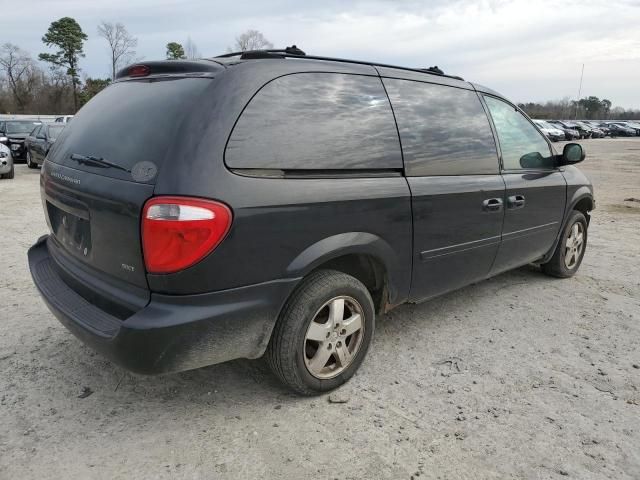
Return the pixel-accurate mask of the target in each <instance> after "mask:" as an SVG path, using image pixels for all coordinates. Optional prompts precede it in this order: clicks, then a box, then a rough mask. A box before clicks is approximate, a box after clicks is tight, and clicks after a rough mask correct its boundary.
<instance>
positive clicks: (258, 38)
mask: <svg viewBox="0 0 640 480" xmlns="http://www.w3.org/2000/svg"><path fill="white" fill-rule="evenodd" d="M268 48H273V43H271V42H270V41H269V40H267V39H266V38H265V37H264V35H263V34H262V33H261V32H259V31H258V30H247V31H246V32H244V33H243V34H242V35H240V36H238V37H236V43H235V44H234V46H233V47H229V48H228V49H227V50H229V51H230V52H238V51H239V52H245V51H247V50H261V49H268Z"/></svg>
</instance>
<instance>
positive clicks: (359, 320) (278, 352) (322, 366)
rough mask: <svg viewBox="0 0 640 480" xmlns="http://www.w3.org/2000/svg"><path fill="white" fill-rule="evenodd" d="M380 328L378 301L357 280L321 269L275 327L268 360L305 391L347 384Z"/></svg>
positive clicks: (290, 302) (295, 387) (299, 291)
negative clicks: (377, 326) (376, 306)
mask: <svg viewBox="0 0 640 480" xmlns="http://www.w3.org/2000/svg"><path fill="white" fill-rule="evenodd" d="M374 328H375V312H374V307H373V300H372V299H371V295H370V294H369V291H368V290H367V288H366V287H365V286H364V285H363V284H362V283H361V282H360V281H359V280H357V279H356V278H354V277H352V276H350V275H346V274H344V273H342V272H337V271H333V270H320V271H317V272H314V273H312V274H311V275H310V276H309V277H308V278H306V279H305V280H303V283H302V284H301V285H300V287H299V288H298V289H297V290H296V291H295V292H294V293H293V295H292V296H291V298H290V299H289V300H288V301H287V303H286V305H285V307H284V309H283V311H282V314H281V315H280V318H279V319H278V322H277V323H276V326H275V328H274V331H273V335H272V337H271V342H270V343H269V347H268V349H267V360H268V362H269V364H270V366H271V369H272V370H273V371H274V373H275V374H276V375H277V376H278V377H279V378H280V380H282V382H284V383H285V384H286V385H287V386H288V387H290V388H292V389H293V390H295V391H296V392H298V393H301V394H303V395H313V394H318V393H322V392H326V391H328V390H332V389H334V388H336V387H338V386H340V385H342V384H343V383H345V382H346V381H347V380H348V379H349V378H351V376H352V375H353V374H354V373H355V372H356V370H357V369H358V367H359V366H360V364H361V363H362V360H363V359H364V357H365V355H366V353H367V350H368V348H369V345H370V344H371V340H372V338H373V331H374Z"/></svg>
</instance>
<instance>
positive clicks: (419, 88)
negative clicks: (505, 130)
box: [384, 78, 499, 176]
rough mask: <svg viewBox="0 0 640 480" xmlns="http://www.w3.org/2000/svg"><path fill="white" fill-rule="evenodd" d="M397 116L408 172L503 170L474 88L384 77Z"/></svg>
mask: <svg viewBox="0 0 640 480" xmlns="http://www.w3.org/2000/svg"><path fill="white" fill-rule="evenodd" d="M384 84H385V87H386V88H387V92H388V93H389V98H390V99H391V104H392V105H393V110H394V112H395V114H396V120H397V122H398V129H399V130H400V138H401V139H402V151H403V152H404V162H405V167H406V169H407V175H409V176H429V175H472V174H477V175H482V174H495V173H498V171H499V163H498V152H497V150H496V145H495V140H494V138H493V133H492V132H491V126H490V124H489V119H488V117H487V115H486V113H485V111H484V109H483V108H482V104H481V103H480V99H479V98H478V96H477V95H476V93H475V92H472V91H469V90H463V89H460V88H453V87H447V86H444V85H436V84H430V83H423V82H415V81H410V80H399V79H388V78H385V79H384Z"/></svg>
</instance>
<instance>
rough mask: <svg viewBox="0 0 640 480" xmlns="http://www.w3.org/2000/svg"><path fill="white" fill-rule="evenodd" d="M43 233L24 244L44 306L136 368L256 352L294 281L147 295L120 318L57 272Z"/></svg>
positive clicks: (189, 364)
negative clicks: (143, 302) (141, 304)
mask: <svg viewBox="0 0 640 480" xmlns="http://www.w3.org/2000/svg"><path fill="white" fill-rule="evenodd" d="M47 238H48V236H44V237H42V238H40V239H39V240H38V242H37V243H36V244H35V245H33V246H32V247H31V248H30V249H29V253H28V257H29V269H30V270H31V275H32V277H33V281H34V283H35V284H36V286H37V288H38V290H39V292H40V295H42V298H43V299H44V301H45V303H46V304H47V306H48V307H49V309H50V310H51V312H52V313H53V314H54V315H55V316H56V317H57V318H58V320H59V321H60V322H61V323H62V324H63V325H64V326H65V327H67V328H68V329H69V330H70V331H71V332H72V333H73V334H74V335H75V336H77V337H78V338H79V339H80V340H82V341H83V342H85V343H86V344H88V345H89V346H90V347H92V348H93V349H95V350H96V351H98V352H100V353H101V354H103V355H104V356H106V357H108V358H109V359H111V360H112V361H114V362H115V363H117V364H119V365H121V366H122V367H124V368H126V369H128V370H131V371H133V372H136V373H142V374H159V373H168V372H177V371H182V370H189V369H192V368H198V367H203V366H206V365H212V364H215V363H221V362H225V361H227V360H232V359H235V358H258V357H260V356H262V354H263V353H264V351H265V349H266V347H267V344H268V342H269V338H270V337H271V331H272V330H273V326H274V325H275V321H276V319H277V318H278V314H279V312H280V309H281V307H282V305H283V304H284V302H285V300H286V298H287V297H288V296H289V294H290V293H291V291H292V290H293V288H294V286H295V284H296V283H297V282H298V279H286V280H276V281H271V282H265V283H261V284H257V285H251V286H248V287H241V288H234V289H230V290H223V291H219V292H214V293H206V294H199V295H175V296H174V295H160V294H155V293H152V294H151V300H150V301H149V303H148V304H147V305H146V306H145V307H144V308H142V309H141V310H139V311H137V312H135V313H134V314H133V315H131V316H130V317H128V318H126V319H124V320H122V319H120V318H118V317H115V316H113V315H110V314H109V313H108V312H106V311H104V310H102V309H100V308H99V307H97V306H96V305H93V304H91V303H90V302H89V301H87V300H86V299H85V298H84V297H83V296H81V295H80V294H78V293H77V292H76V291H74V290H73V289H72V288H71V287H70V286H69V285H68V284H67V283H65V281H64V280H63V278H62V276H61V275H60V274H59V269H60V268H62V267H60V266H59V265H58V264H57V263H56V261H55V260H54V258H53V257H52V256H51V255H50V253H49V251H48V248H47Z"/></svg>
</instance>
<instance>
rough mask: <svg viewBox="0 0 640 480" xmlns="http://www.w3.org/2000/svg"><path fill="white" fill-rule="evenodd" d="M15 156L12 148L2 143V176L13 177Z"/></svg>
mask: <svg viewBox="0 0 640 480" xmlns="http://www.w3.org/2000/svg"><path fill="white" fill-rule="evenodd" d="M13 176H14V168H13V157H12V156H11V150H9V147H7V146H6V145H5V144H4V143H0V178H13Z"/></svg>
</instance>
